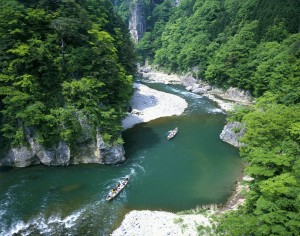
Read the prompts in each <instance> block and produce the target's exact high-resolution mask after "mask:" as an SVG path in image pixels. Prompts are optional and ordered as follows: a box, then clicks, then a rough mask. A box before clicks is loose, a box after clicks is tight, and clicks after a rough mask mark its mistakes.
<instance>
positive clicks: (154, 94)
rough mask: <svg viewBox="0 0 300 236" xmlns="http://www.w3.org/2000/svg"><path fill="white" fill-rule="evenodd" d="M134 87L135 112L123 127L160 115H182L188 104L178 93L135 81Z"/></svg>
mask: <svg viewBox="0 0 300 236" xmlns="http://www.w3.org/2000/svg"><path fill="white" fill-rule="evenodd" d="M134 88H135V92H134V95H133V97H132V100H131V107H132V109H133V112H132V113H129V114H128V116H127V117H126V118H125V119H124V120H123V121H122V126H123V129H128V128H130V127H132V126H134V125H135V124H138V123H142V122H148V121H150V120H154V119H157V118H160V117H166V116H173V115H181V114H182V113H183V112H184V110H185V109H186V108H187V106H188V104H187V102H186V101H185V100H184V99H183V98H181V97H178V96H176V95H173V94H170V93H164V92H160V91H157V90H155V89H151V88H149V87H147V86H146V85H143V84H137V83H135V84H134Z"/></svg>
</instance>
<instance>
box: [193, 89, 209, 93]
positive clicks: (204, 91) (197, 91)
mask: <svg viewBox="0 0 300 236" xmlns="http://www.w3.org/2000/svg"><path fill="white" fill-rule="evenodd" d="M192 92H193V93H199V94H203V93H206V92H207V90H205V89H204V88H194V89H193V91H192Z"/></svg>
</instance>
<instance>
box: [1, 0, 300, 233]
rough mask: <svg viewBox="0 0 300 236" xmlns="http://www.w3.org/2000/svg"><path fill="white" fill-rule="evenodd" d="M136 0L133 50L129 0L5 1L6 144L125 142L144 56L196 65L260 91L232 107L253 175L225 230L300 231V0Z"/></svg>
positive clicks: (215, 79)
mask: <svg viewBox="0 0 300 236" xmlns="http://www.w3.org/2000/svg"><path fill="white" fill-rule="evenodd" d="M138 1H140V2H143V4H144V7H145V13H146V21H147V30H146V32H145V34H144V36H143V38H142V39H141V40H140V41H139V42H138V43H137V45H135V49H134V45H133V44H132V42H131V40H130V36H129V33H128V29H127V26H126V23H125V22H124V21H127V20H128V18H129V9H130V4H132V2H130V1H129V0H128V1H121V0H114V1H112V3H113V4H114V6H113V4H112V3H111V2H110V1H109V0H27V1H21V0H10V1H7V0H0V36H1V37H0V142H1V151H3V149H5V150H7V149H9V148H12V147H21V146H23V145H28V143H26V142H27V141H26V140H27V139H26V135H33V136H34V138H35V139H36V141H37V142H38V143H40V144H42V145H45V146H51V145H53V144H55V143H58V142H59V141H62V140H63V141H65V142H67V143H68V144H69V145H71V146H72V145H76V143H77V142H78V141H80V140H82V139H84V136H85V134H86V133H87V132H92V133H94V134H95V133H97V132H101V134H102V135H103V137H104V139H105V140H106V141H107V142H111V143H114V142H122V141H121V140H119V134H120V132H121V120H122V118H123V117H124V116H125V112H126V110H127V106H128V101H129V99H130V97H131V95H132V92H133V86H132V84H133V76H132V75H134V73H135V72H136V61H139V63H141V64H144V63H145V62H147V63H149V64H152V65H157V66H159V68H160V69H161V70H164V71H166V72H176V73H178V74H185V73H191V74H192V75H193V76H195V77H196V78H198V79H202V80H205V81H207V82H209V83H210V84H213V85H217V86H219V87H222V88H228V87H230V86H233V87H238V88H241V89H245V90H249V91H250V92H251V94H252V95H253V96H254V97H255V103H254V104H253V105H252V106H249V107H237V108H236V110H235V111H234V112H233V113H231V114H229V115H228V121H233V120H235V121H240V122H243V123H245V124H246V127H247V131H246V134H245V136H244V137H243V139H242V140H241V142H243V143H244V144H245V145H244V146H243V147H241V149H240V154H241V157H242V158H243V159H244V161H245V175H249V176H251V177H253V178H254V181H252V182H251V183H249V188H250V190H249V191H248V192H245V193H244V194H245V196H246V203H245V204H244V205H243V206H241V207H240V208H239V209H238V210H237V211H232V212H228V213H226V214H224V215H222V216H220V217H219V218H218V219H217V220H218V227H217V229H216V230H217V231H216V233H218V234H220V235H299V232H300V104H299V102H300V1H299V0H243V1H241V0H181V1H180V4H179V5H178V6H176V5H175V4H174V0H156V1H154V0H151V1H150V0H138ZM117 13H118V14H119V15H118V14H117ZM135 51H136V54H135ZM135 55H136V56H137V58H136V56H135ZM83 124H84V125H83ZM83 127H89V129H88V130H84V129H83Z"/></svg>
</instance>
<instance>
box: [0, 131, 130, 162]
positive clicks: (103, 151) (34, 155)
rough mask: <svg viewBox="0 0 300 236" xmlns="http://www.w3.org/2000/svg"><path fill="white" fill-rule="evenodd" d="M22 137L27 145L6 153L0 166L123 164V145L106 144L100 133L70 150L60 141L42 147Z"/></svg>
mask: <svg viewBox="0 0 300 236" xmlns="http://www.w3.org/2000/svg"><path fill="white" fill-rule="evenodd" d="M26 138H27V142H28V144H29V145H28V146H24V147H20V148H12V149H11V150H8V152H6V153H5V154H4V156H1V157H0V166H13V167H27V166H31V165H38V164H44V165H47V166H67V165H72V164H81V163H85V164H87V163H98V164H116V163H121V162H124V161H125V157H124V154H125V151H124V148H123V146H122V145H115V146H111V145H108V144H106V143H105V142H104V141H103V139H102V137H101V135H100V134H98V135H97V137H96V138H91V137H89V138H85V139H84V141H80V142H78V144H77V145H76V147H73V148H72V149H71V148H70V147H69V146H68V145H67V144H66V143H65V142H63V141H61V142H59V143H58V144H57V145H54V146H52V147H51V148H45V147H44V146H42V145H40V144H39V143H37V142H36V140H35V137H34V135H32V134H31V135H29V134H27V137H26Z"/></svg>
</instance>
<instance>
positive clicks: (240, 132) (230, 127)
mask: <svg viewBox="0 0 300 236" xmlns="http://www.w3.org/2000/svg"><path fill="white" fill-rule="evenodd" d="M245 131H246V127H245V124H242V123H239V122H229V123H228V124H227V125H225V127H224V128H223V131H222V133H221V134H220V139H221V140H223V141H224V142H226V143H229V144H231V145H233V146H235V147H241V146H243V145H244V144H243V143H241V142H240V138H241V137H243V136H244V134H245Z"/></svg>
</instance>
